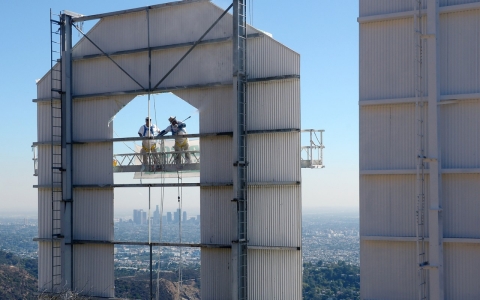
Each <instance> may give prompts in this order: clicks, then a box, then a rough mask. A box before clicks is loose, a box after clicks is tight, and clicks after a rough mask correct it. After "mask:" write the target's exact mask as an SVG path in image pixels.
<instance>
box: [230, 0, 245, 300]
mask: <svg viewBox="0 0 480 300" xmlns="http://www.w3.org/2000/svg"><path fill="white" fill-rule="evenodd" d="M233 10H234V15H236V17H237V18H238V19H237V24H235V26H236V30H237V34H236V37H235V38H236V43H235V44H236V47H237V48H236V49H235V51H236V54H237V55H236V57H234V59H236V70H235V71H236V72H235V73H236V74H235V75H236V76H237V135H238V138H237V147H238V157H237V158H238V161H237V162H236V163H235V165H236V167H237V184H238V186H237V195H236V199H235V200H236V202H237V241H236V242H237V243H238V244H237V247H238V252H237V270H238V274H237V276H238V293H237V295H238V300H242V299H247V298H248V290H247V283H248V282H247V281H248V280H247V244H248V236H247V166H248V163H247V134H246V132H247V100H246V98H247V72H246V52H247V18H246V15H247V10H246V4H245V0H235V1H234V7H233Z"/></svg>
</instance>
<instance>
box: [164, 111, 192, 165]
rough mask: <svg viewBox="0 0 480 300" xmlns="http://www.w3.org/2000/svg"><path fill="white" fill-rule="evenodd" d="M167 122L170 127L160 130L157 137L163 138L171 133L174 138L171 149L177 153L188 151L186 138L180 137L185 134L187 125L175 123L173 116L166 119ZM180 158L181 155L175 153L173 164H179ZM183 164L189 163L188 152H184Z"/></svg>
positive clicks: (179, 122)
mask: <svg viewBox="0 0 480 300" xmlns="http://www.w3.org/2000/svg"><path fill="white" fill-rule="evenodd" d="M168 121H169V122H170V125H169V126H168V127H167V128H165V129H164V130H162V131H161V132H160V134H159V135H160V136H163V135H165V134H167V133H169V132H171V133H172V135H173V136H175V145H174V146H173V149H174V150H175V151H177V152H178V151H188V147H189V145H188V139H187V138H186V137H182V136H184V135H186V134H187V131H186V130H185V127H186V126H187V124H185V123H183V122H182V121H177V119H176V118H175V117H174V116H171V117H170V118H168ZM181 158H182V154H181V153H177V154H176V155H175V163H177V164H179V163H180V162H181ZM185 163H187V164H189V163H190V153H188V152H185Z"/></svg>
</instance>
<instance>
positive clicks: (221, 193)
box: [200, 187, 236, 285]
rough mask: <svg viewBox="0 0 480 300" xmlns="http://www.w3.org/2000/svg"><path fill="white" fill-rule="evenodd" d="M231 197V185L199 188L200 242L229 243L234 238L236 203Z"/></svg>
mask: <svg viewBox="0 0 480 300" xmlns="http://www.w3.org/2000/svg"><path fill="white" fill-rule="evenodd" d="M232 199H233V189H232V188H231V187H202V188H200V215H201V218H202V221H201V227H200V231H201V232H200V236H201V242H202V244H224V245H230V244H231V242H232V240H234V239H235V237H236V231H235V228H236V227H235V226H236V224H235V220H236V205H235V203H234V202H232ZM202 251H203V250H202ZM202 264H203V262H202ZM202 285H203V283H202Z"/></svg>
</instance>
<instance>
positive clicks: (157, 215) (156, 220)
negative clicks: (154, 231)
mask: <svg viewBox="0 0 480 300" xmlns="http://www.w3.org/2000/svg"><path fill="white" fill-rule="evenodd" d="M153 224H160V210H159V209H158V205H157V209H156V210H155V211H154V212H153Z"/></svg>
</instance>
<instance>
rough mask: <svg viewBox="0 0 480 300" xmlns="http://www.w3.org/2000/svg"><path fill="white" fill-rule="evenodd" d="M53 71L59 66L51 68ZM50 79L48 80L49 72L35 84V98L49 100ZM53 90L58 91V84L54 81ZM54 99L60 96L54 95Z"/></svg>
mask: <svg viewBox="0 0 480 300" xmlns="http://www.w3.org/2000/svg"><path fill="white" fill-rule="evenodd" d="M53 69H54V70H59V69H60V65H59V64H55V66H54V67H53ZM50 85H51V78H50V70H49V71H48V72H47V73H46V74H45V75H44V76H43V77H42V78H41V79H40V80H39V81H38V82H37V98H38V99H50V97H52V93H51V89H50ZM53 87H54V88H56V89H60V82H58V81H55V82H54V85H53ZM53 96H54V97H59V96H60V95H59V94H57V93H54V95H53Z"/></svg>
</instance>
